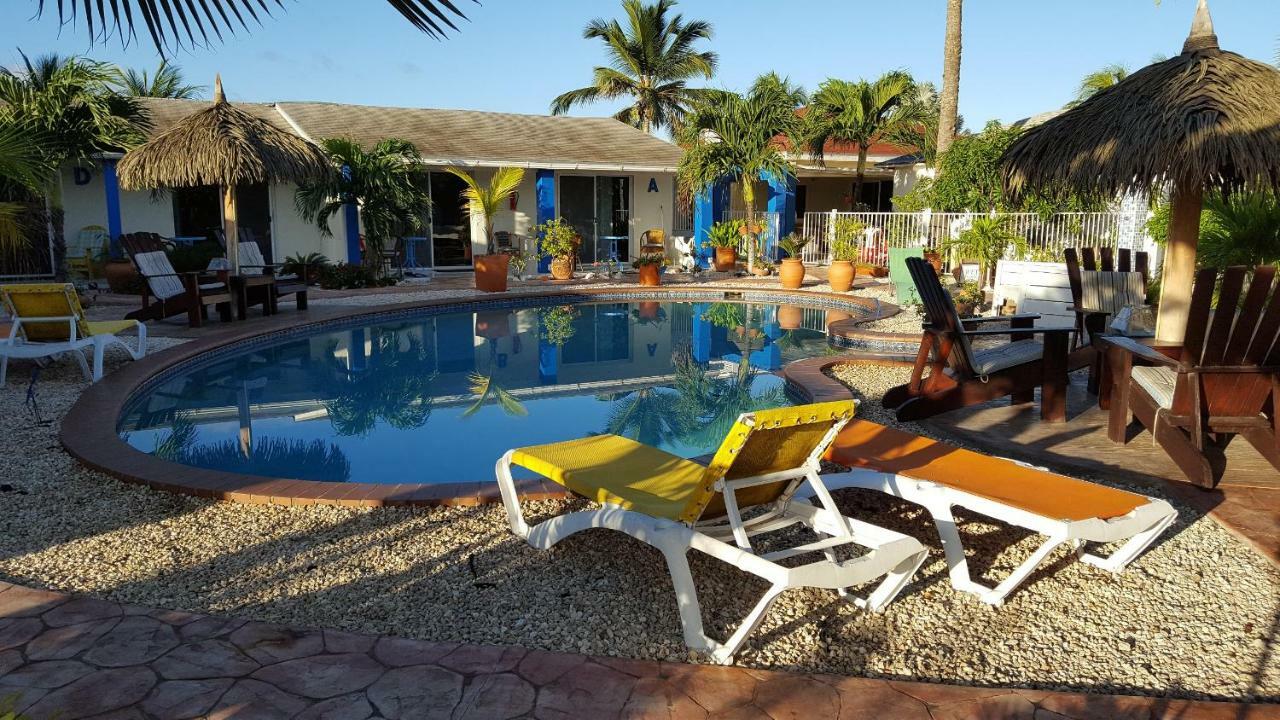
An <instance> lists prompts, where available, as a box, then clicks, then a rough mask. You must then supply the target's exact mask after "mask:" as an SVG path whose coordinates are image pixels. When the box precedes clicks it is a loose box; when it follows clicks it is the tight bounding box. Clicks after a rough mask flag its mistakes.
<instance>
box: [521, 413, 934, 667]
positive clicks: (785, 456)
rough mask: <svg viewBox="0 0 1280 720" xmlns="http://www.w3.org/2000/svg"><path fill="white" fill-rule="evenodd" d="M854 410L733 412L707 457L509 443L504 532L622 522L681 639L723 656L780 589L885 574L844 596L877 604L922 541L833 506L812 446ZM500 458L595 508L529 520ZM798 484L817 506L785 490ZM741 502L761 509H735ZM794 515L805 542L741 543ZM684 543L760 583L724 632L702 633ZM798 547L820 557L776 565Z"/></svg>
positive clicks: (905, 571)
mask: <svg viewBox="0 0 1280 720" xmlns="http://www.w3.org/2000/svg"><path fill="white" fill-rule="evenodd" d="M854 408H855V404H854V403H853V401H843V402H831V403H820V404H816V405H804V406H800V407H790V408H781V409H778V410H762V411H759V412H755V413H746V414H743V415H742V416H740V417H739V418H738V421H737V423H736V424H735V425H734V426H733V429H732V430H730V431H729V435H728V437H726V438H725V439H724V442H723V443H722V444H721V445H720V449H719V451H718V452H716V454H715V457H714V459H713V460H712V461H711V464H710V465H708V466H703V465H699V464H698V463H695V462H692V461H690V460H686V459H684V458H681V457H677V456H675V455H672V454H670V453H667V452H663V451H662V450H659V449H657V448H654V447H650V446H648V445H643V444H641V443H638V442H635V441H632V440H629V439H627V438H624V437H619V436H617V435H599V436H593V437H588V438H582V439H579V440H568V441H566V442H560V443H553V444H550V445H536V446H532V447H525V448H518V449H516V450H510V451H508V452H507V453H506V454H505V455H503V456H502V459H501V460H499V461H498V464H497V475H498V487H499V488H500V490H501V492H502V502H503V504H504V505H505V506H506V510H507V518H508V520H509V521H510V523H511V530H512V532H514V533H515V534H516V535H519V536H520V537H522V538H524V539H525V540H526V541H528V543H529V544H530V545H532V546H533V547H535V548H538V549H540V550H546V549H548V548H550V547H551V546H552V545H555V544H556V543H558V542H559V541H561V540H563V539H564V538H566V537H568V536H570V535H572V534H574V533H577V532H580V531H582V530H587V529H589V528H609V529H611V530H617V531H619V532H624V533H626V534H628V535H631V536H632V537H634V538H636V539H637V540H640V541H642V542H645V543H648V544H650V545H652V546H654V547H655V548H657V549H658V550H661V551H662V554H663V555H664V556H665V557H666V560H667V567H668V569H669V570H670V571H671V580H672V583H673V584H674V585H675V591H676V604H677V606H678V607H679V610H680V619H681V623H682V624H683V626H684V639H685V643H686V644H687V645H688V646H689V647H690V648H692V649H694V650H700V651H703V652H706V653H708V654H710V655H711V657H712V659H714V660H715V661H716V662H720V663H725V664H727V663H729V662H731V661H732V659H733V655H734V653H735V652H736V651H737V650H738V648H740V647H741V646H742V643H743V641H744V640H746V638H747V636H748V635H749V634H750V633H751V631H752V630H754V629H755V627H756V626H757V625H759V623H760V621H761V619H762V618H763V617H764V613H765V612H766V611H767V610H768V609H769V607H770V606H771V605H772V604H773V602H774V600H776V599H777V597H778V595H779V594H780V593H781V592H782V591H783V590H785V589H787V588H795V587H817V588H829V589H833V590H837V591H839V593H840V594H841V595H842V596H845V595H846V594H847V588H851V587H853V586H855V585H861V584H863V583H867V582H869V581H872V580H874V579H876V578H879V577H881V576H885V578H884V580H883V581H882V582H880V583H879V585H878V586H877V587H876V588H875V589H874V590H873V591H872V592H871V593H870V595H868V596H867V597H866V598H857V599H854V603H855V604H856V605H858V606H859V607H862V608H866V609H869V610H879V609H880V608H881V607H883V606H884V605H885V604H886V603H888V602H889V601H891V600H893V598H894V597H896V596H897V594H898V592H899V591H901V590H902V588H903V586H905V585H906V584H907V582H908V581H910V579H911V577H912V575H914V574H915V572H916V570H917V569H918V568H919V567H920V564H921V563H922V562H924V558H925V549H924V547H923V546H922V545H921V544H920V543H919V542H918V541H917V540H915V539H914V538H911V537H908V536H906V535H902V534H900V533H896V532H893V531H891V530H887V529H885V528H881V527H876V526H875V525H870V524H868V523H864V522H861V521H858V520H854V519H852V518H847V517H844V516H843V515H841V514H840V512H839V510H837V508H836V506H835V503H834V502H833V501H832V499H831V494H830V493H828V492H827V489H826V487H825V486H824V485H823V484H822V480H821V479H820V478H819V476H818V470H819V463H820V462H821V458H822V455H823V453H825V452H826V451H827V448H828V447H829V446H830V445H831V443H832V441H833V440H834V439H835V437H836V434H837V433H839V432H840V429H841V428H843V427H844V425H845V423H847V422H848V421H849V418H851V417H852V416H853V412H854ZM512 465H518V466H520V467H523V468H527V469H529V470H532V471H534V472H535V473H538V474H540V475H543V476H545V477H547V478H550V479H551V480H553V481H555V482H557V483H559V484H561V485H563V486H565V487H566V488H568V489H569V490H572V491H573V492H574V493H577V494H578V495H582V496H584V497H586V498H589V499H591V500H595V501H596V502H598V503H600V504H601V507H600V508H598V509H594V510H584V511H580V512H574V513H569V514H567V515H561V516H558V517H555V518H552V519H550V520H547V521H545V522H543V523H540V524H539V525H536V526H534V527H532V528H531V527H529V526H528V525H527V524H526V523H525V520H524V515H523V514H522V512H521V510H520V503H519V498H518V496H517V494H516V488H515V483H514V482H513V480H512V477H511V466H512ZM805 482H808V484H809V486H810V487H812V489H813V492H814V493H815V494H816V495H817V497H818V500H819V505H818V506H815V505H813V504H811V503H810V502H809V501H807V500H802V499H799V498H797V497H796V491H797V490H798V489H799V488H800V487H801V485H802V484H804V483H805ZM748 508H758V509H760V510H761V512H760V513H759V514H755V515H752V516H751V517H750V518H748V519H744V518H743V511H744V510H746V509H748ZM796 523H802V524H804V525H806V526H808V527H809V528H810V529H812V530H813V532H814V533H815V534H816V535H817V536H818V538H817V540H816V541H809V542H802V544H800V545H796V546H793V547H787V548H784V549H779V550H776V551H773V552H767V553H758V552H757V551H756V549H755V548H754V547H753V546H752V544H751V538H752V536H756V535H760V534H762V533H768V532H773V531H775V530H779V529H782V528H785V527H789V526H791V525H794V524H796ZM855 543H856V544H858V545H861V546H864V547H867V548H870V551H869V552H867V553H865V554H862V555H854V556H853V557H851V558H849V559H846V560H843V561H841V560H838V559H837V555H836V549H837V548H839V547H840V546H842V545H849V544H855ZM690 549H695V550H699V551H701V552H704V553H706V554H708V555H711V556H712V557H715V558H717V559H719V560H722V561H724V562H726V563H729V564H730V565H733V566H735V567H737V568H739V569H741V570H745V571H746V572H749V573H752V574H753V575H758V576H760V577H761V578H764V579H765V580H767V581H768V582H770V583H771V585H772V586H771V587H770V588H769V590H768V591H767V592H765V594H764V597H762V598H761V599H760V601H759V602H758V603H757V604H756V606H755V607H754V608H753V609H752V610H751V612H750V613H749V614H748V615H747V617H746V618H745V619H743V621H742V623H741V624H740V625H739V626H738V628H737V629H736V630H735V631H734V633H733V634H732V636H730V637H729V638H728V639H727V640H726V641H724V642H718V641H715V640H713V639H711V638H710V637H708V636H707V635H706V634H705V633H704V632H703V629H702V614H701V611H700V609H699V606H698V595H697V591H696V589H695V587H694V584H693V576H692V575H691V574H690V572H689V561H688V558H687V553H688V551H689V550H690ZM810 554H818V555H821V556H822V558H821V559H818V560H815V561H813V562H809V563H807V564H801V565H786V566H784V565H780V564H779V563H778V561H780V560H785V559H788V558H795V557H799V556H803V555H810Z"/></svg>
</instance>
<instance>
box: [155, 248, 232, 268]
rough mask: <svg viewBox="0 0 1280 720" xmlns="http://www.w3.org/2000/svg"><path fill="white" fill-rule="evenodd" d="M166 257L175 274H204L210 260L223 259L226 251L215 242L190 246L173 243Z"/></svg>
mask: <svg viewBox="0 0 1280 720" xmlns="http://www.w3.org/2000/svg"><path fill="white" fill-rule="evenodd" d="M168 255H169V263H170V264H172V265H173V269H174V270H175V271H177V272H180V273H184V272H204V270H206V269H207V268H208V267H209V261H210V260H213V259H214V258H220V257H224V256H225V255H226V251H224V250H223V249H222V245H220V244H219V243H217V242H216V241H213V240H200V241H198V242H194V243H192V244H190V245H187V244H185V243H175V244H174V245H173V247H172V248H170V249H169V252H168Z"/></svg>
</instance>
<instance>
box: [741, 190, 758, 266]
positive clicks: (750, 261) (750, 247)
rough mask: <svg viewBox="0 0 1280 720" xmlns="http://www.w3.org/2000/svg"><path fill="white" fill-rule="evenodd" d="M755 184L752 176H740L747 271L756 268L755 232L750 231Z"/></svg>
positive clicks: (753, 217) (753, 210)
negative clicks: (745, 228) (744, 209)
mask: <svg viewBox="0 0 1280 720" xmlns="http://www.w3.org/2000/svg"><path fill="white" fill-rule="evenodd" d="M755 184H756V183H755V179H754V178H749V177H744V178H742V204H743V206H744V207H745V208H746V210H747V234H746V235H744V236H743V238H744V239H745V240H746V241H747V272H754V271H755V269H756V234H755V233H754V232H752V228H754V227H755V219H756V187H755Z"/></svg>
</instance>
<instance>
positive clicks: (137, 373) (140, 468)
mask: <svg viewBox="0 0 1280 720" xmlns="http://www.w3.org/2000/svg"><path fill="white" fill-rule="evenodd" d="M702 299H705V300H708V301H730V302H767V303H775V304H795V305H804V306H808V307H816V308H831V309H839V310H843V311H846V312H851V313H856V314H857V315H858V319H857V320H848V321H845V322H871V321H874V320H878V319H881V318H884V317H889V316H892V315H894V314H896V313H898V312H899V308H898V307H897V306H896V305H892V304H890V303H881V302H879V301H876V300H874V299H868V298H860V297H847V296H840V295H834V294H829V293H817V292H803V291H801V292H795V291H782V290H767V289H754V290H746V289H742V290H717V289H712V288H707V289H692V288H681V289H679V290H675V289H672V290H664V289H661V288H655V289H651V290H618V289H616V288H615V289H605V288H601V289H600V290H594V291H593V290H589V289H581V288H579V289H575V290H573V291H562V292H548V293H536V294H534V293H530V294H528V295H524V296H521V297H519V298H515V297H510V296H506V297H502V296H500V297H495V298H493V299H477V298H466V299H461V300H460V299H458V298H448V299H437V300H427V301H420V302H415V303H404V304H398V305H388V306H382V307H375V308H369V307H362V308H342V309H337V310H327V309H312V310H308V311H300V312H299V313H297V314H290V313H283V314H280V315H274V316H270V317H267V318H262V319H261V320H259V321H256V322H255V323H254V326H253V327H251V328H248V329H241V328H238V327H235V326H231V327H228V328H219V329H218V330H215V331H213V332H211V333H210V334H209V335H208V336H205V337H201V338H199V339H197V340H193V341H191V342H188V343H184V344H181V345H178V346H175V347H173V348H169V349H167V350H163V351H161V352H159V353H156V354H155V355H149V356H147V357H145V358H143V359H142V360H138V361H135V362H132V363H129V364H127V365H124V366H122V367H120V368H118V369H116V370H115V371H114V372H112V373H111V374H109V375H107V376H106V377H104V378H103V379H102V380H101V381H99V382H97V383H95V384H93V385H91V386H89V387H88V388H87V389H86V390H85V391H84V392H83V393H82V394H81V396H80V398H79V400H77V401H76V403H75V405H73V406H72V407H71V409H70V410H69V411H68V412H67V414H66V416H65V417H64V418H63V422H62V428H61V433H60V439H61V441H62V445H63V447H64V449H66V450H67V452H68V453H70V454H71V455H72V456H73V457H75V458H76V459H77V460H79V461H80V462H81V463H83V464H85V465H86V466H88V467H91V468H93V469H95V470H98V471H101V472H104V473H106V474H108V475H111V476H113V477H115V478H118V479H120V480H123V481H125V482H130V483H136V484H141V485H146V486H149V487H152V488H154V489H158V490H164V491H168V492H177V493H183V494H189V495H196V496H200V497H209V498H214V499H219V500H228V501H232V502H243V503H252V504H277V505H315V504H324V505H340V506H357V507H370V506H374V507H380V506H395V505H475V504H479V503H487V502H498V501H499V500H500V497H499V495H498V489H497V485H496V484H495V483H493V482H491V481H486V482H457V483H435V484H428V483H402V484H373V483H359V482H325V481H316V480H290V479H281V478H273V477H264V476H255V475H245V474H239V473H233V472H226V471H219V470H210V469H206V468H200V467H194V466H190V465H182V464H178V463H173V462H170V461H167V460H163V459H160V458H158V457H155V456H154V455H150V454H148V453H144V452H142V451H140V450H137V449H135V448H134V447H132V446H130V445H129V444H128V443H126V442H125V441H124V440H122V439H121V438H120V436H119V435H118V433H117V431H116V428H117V423H118V421H119V418H120V417H121V414H122V411H123V410H124V408H125V407H126V406H127V405H128V403H129V402H130V401H131V400H132V399H133V398H134V397H135V396H136V395H138V394H140V393H142V392H145V391H146V390H148V389H150V388H153V387H154V386H155V385H156V384H158V383H161V382H164V381H165V380H167V379H169V378H171V377H173V375H174V374H175V373H178V372H182V371H184V370H186V369H189V368H190V367H192V366H193V365H196V364H201V363H205V362H210V361H213V360H216V359H217V358H219V357H222V356H224V355H226V354H228V353H233V352H239V351H242V350H244V349H245V348H252V347H257V346H259V345H262V344H271V343H275V342H277V341H279V340H281V339H284V338H289V337H295V336H297V335H301V334H306V333H308V332H314V331H316V330H320V329H323V330H341V329H344V328H351V327H354V326H359V325H365V324H369V323H372V322H383V321H387V320H394V319H396V318H400V317H412V316H423V315H435V314H440V313H446V312H459V311H462V312H466V311H475V310H489V309H502V308H512V307H536V306H545V305H554V304H557V303H572V304H578V303H597V302H609V301H613V300H677V301H678V300H702ZM299 315H304V317H301V318H300V317H299ZM822 359H824V360H832V358H822ZM793 364H794V363H793ZM785 370H786V368H785V367H784V368H783V371H784V373H785ZM827 379H828V380H829V378H827ZM791 384H792V382H791V381H790V380H788V385H791ZM846 392H847V391H846ZM108 418H109V420H108V421H107V422H103V420H104V419H108ZM517 487H518V489H519V490H520V493H521V495H522V496H523V497H525V498H526V499H530V500H541V499H550V498H557V497H565V496H566V495H567V492H566V491H565V490H564V488H562V487H561V486H559V485H556V484H554V483H551V482H550V481H545V480H527V481H523V482H519V483H517Z"/></svg>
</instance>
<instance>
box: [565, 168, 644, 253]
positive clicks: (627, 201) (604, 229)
mask: <svg viewBox="0 0 1280 720" xmlns="http://www.w3.org/2000/svg"><path fill="white" fill-rule="evenodd" d="M556 179H557V181H558V182H559V185H560V216H561V217H563V218H564V219H565V222H567V223H569V224H570V225H572V226H573V228H574V229H575V230H577V231H578V235H580V236H581V237H582V247H581V248H579V250H578V261H579V262H581V263H583V264H593V263H597V262H604V261H606V260H609V259H610V257H615V258H617V259H618V260H620V261H625V260H627V259H628V258H629V257H630V254H629V253H630V247H629V244H630V243H629V240H630V235H631V178H629V177H609V176H590V175H560V176H558V177H557V178H556Z"/></svg>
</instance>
